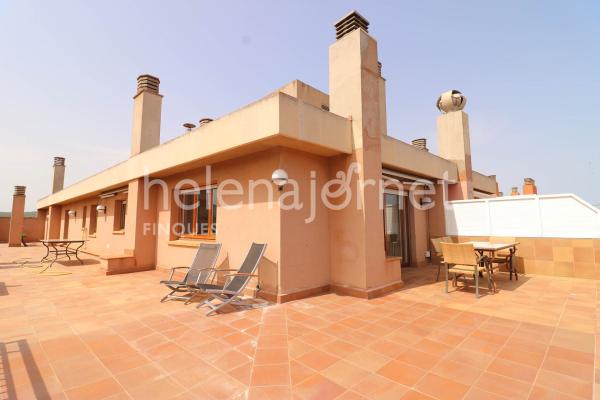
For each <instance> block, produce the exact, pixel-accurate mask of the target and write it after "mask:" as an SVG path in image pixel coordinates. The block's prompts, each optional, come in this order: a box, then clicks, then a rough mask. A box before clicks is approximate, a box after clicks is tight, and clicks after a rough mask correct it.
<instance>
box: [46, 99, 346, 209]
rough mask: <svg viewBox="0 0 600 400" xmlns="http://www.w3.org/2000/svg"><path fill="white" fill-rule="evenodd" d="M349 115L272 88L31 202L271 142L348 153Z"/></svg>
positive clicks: (60, 199)
mask: <svg viewBox="0 0 600 400" xmlns="http://www.w3.org/2000/svg"><path fill="white" fill-rule="evenodd" d="M351 129H352V128H351V121H350V120H349V119H347V118H344V117H340V116H338V115H336V114H333V113H330V112H328V111H325V110H322V109H321V108H318V107H315V106H312V105H310V104H307V103H304V102H302V101H299V100H298V99H296V98H294V97H291V96H289V95H286V94H284V93H281V92H274V93H272V94H270V95H268V96H266V97H264V98H262V99H260V100H258V101H256V102H254V103H252V104H250V105H248V106H246V107H244V108H242V109H240V110H237V111H234V112H233V113H230V114H228V115H225V116H224V117H222V118H219V119H217V120H215V121H213V122H211V123H209V124H206V125H203V126H201V127H199V128H196V129H193V130H192V131H190V132H187V133H185V134H183V135H181V136H178V137H177V138H175V139H172V140H170V141H168V142H165V143H163V144H161V145H160V146H157V147H154V148H152V149H149V150H147V151H145V152H143V153H140V154H137V155H135V156H133V157H131V158H129V159H127V160H125V161H123V162H121V163H119V164H117V165H114V166H112V167H110V168H108V169H105V170H104V171H101V172H99V173H97V174H95V175H92V176H90V177H88V178H86V179H84V180H82V181H79V182H77V183H75V184H73V185H71V186H68V187H66V188H64V189H63V190H61V191H59V192H56V193H54V194H51V195H49V196H47V197H44V198H42V199H40V200H38V202H37V209H44V208H47V207H49V206H51V205H55V204H63V203H67V202H72V201H76V200H79V199H82V198H86V197H90V196H93V195H96V194H100V193H102V192H103V191H106V190H110V189H113V188H117V187H120V186H123V185H124V184H126V183H127V182H130V181H132V180H134V179H138V178H141V177H143V176H152V177H164V176H168V175H172V174H175V173H178V172H182V171H185V170H189V169H193V168H196V167H200V166H203V165H207V164H211V163H216V162H220V161H225V160H228V159H233V158H236V157H240V156H244V155H248V154H252V153H256V152H259V151H262V150H266V149H269V148H273V147H276V146H281V147H289V148H293V149H298V150H302V151H305V152H309V153H313V154H318V155H322V156H334V155H338V154H351V153H352V133H351Z"/></svg>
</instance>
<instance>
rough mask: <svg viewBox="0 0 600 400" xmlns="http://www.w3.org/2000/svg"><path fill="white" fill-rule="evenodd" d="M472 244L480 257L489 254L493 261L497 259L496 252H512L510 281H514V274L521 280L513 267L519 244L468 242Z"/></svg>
mask: <svg viewBox="0 0 600 400" xmlns="http://www.w3.org/2000/svg"><path fill="white" fill-rule="evenodd" d="M467 243H471V244H472V245H473V247H474V248H475V251H477V252H478V253H479V254H480V255H483V253H489V254H490V257H491V258H492V259H494V258H495V255H496V252H498V251H500V250H507V249H508V251H509V252H510V257H509V258H508V271H509V277H510V278H509V279H510V280H512V275H513V273H514V274H515V279H516V280H519V276H518V275H517V270H516V269H515V268H514V267H513V256H514V254H515V252H516V251H517V246H518V245H519V242H512V243H492V242H477V241H474V242H467Z"/></svg>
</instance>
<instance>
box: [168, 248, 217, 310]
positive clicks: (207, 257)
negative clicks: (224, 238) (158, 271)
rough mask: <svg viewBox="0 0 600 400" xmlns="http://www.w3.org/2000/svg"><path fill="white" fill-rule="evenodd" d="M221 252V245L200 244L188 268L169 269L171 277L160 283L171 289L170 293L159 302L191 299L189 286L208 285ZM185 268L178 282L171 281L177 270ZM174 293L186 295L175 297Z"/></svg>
mask: <svg viewBox="0 0 600 400" xmlns="http://www.w3.org/2000/svg"><path fill="white" fill-rule="evenodd" d="M220 251H221V243H202V244H200V247H198V252H197V253H196V256H195V257H194V261H192V265H190V266H189V267H174V268H171V276H170V277H169V279H168V280H166V281H160V283H161V284H163V285H165V286H167V287H168V288H169V289H171V293H169V294H167V295H166V296H165V297H163V298H162V299H161V300H160V302H161V303H162V302H164V301H166V300H168V299H175V300H188V299H189V298H190V297H192V295H193V293H192V291H191V290H190V286H191V285H198V284H201V283H208V282H209V281H210V280H211V279H212V277H214V273H215V263H216V262H217V258H219V252H220ZM184 268H187V270H188V271H187V273H186V274H185V277H184V278H183V279H182V280H180V281H177V280H173V274H174V273H175V271H176V270H178V269H184ZM175 293H187V294H185V295H177V294H175Z"/></svg>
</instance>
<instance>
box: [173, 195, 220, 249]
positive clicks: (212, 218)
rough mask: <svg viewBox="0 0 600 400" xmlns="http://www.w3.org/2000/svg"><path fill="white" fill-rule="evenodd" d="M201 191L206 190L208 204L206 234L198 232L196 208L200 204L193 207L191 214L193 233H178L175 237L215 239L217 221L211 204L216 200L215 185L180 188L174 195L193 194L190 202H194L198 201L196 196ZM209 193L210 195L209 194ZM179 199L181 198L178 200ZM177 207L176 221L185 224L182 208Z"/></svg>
mask: <svg viewBox="0 0 600 400" xmlns="http://www.w3.org/2000/svg"><path fill="white" fill-rule="evenodd" d="M202 191H206V192H207V196H206V198H207V204H210V205H211V206H210V207H207V211H208V221H209V226H208V232H207V234H201V233H198V208H199V207H200V205H199V206H198V207H195V208H194V209H193V214H192V232H195V233H181V234H178V235H177V237H178V238H179V239H204V240H215V239H216V238H217V233H216V225H217V221H216V216H215V215H214V214H213V208H214V207H213V204H215V200H216V195H217V185H216V184H213V185H209V186H203V187H200V188H183V189H180V190H178V191H175V193H174V194H175V196H182V195H184V194H190V193H192V194H193V195H194V201H193V202H192V204H196V203H197V202H198V196H199V194H200V192H202ZM209 194H210V196H209ZM209 198H210V202H209V201H208V199H209ZM180 199H181V197H180ZM180 201H181V200H180ZM177 208H178V214H177V221H176V223H178V224H181V225H182V226H185V224H184V222H183V216H184V211H185V210H184V209H183V208H181V207H179V206H177ZM213 226H214V228H215V232H213Z"/></svg>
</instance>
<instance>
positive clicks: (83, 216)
mask: <svg viewBox="0 0 600 400" xmlns="http://www.w3.org/2000/svg"><path fill="white" fill-rule="evenodd" d="M86 222H87V206H83V210H82V211H81V229H85V225H86Z"/></svg>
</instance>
